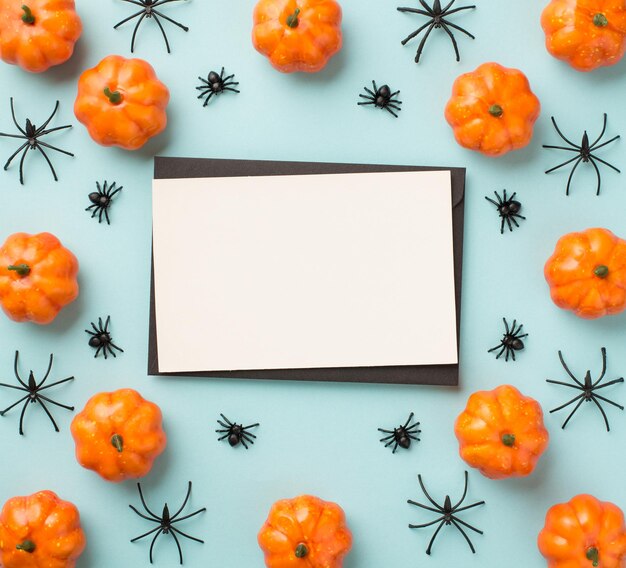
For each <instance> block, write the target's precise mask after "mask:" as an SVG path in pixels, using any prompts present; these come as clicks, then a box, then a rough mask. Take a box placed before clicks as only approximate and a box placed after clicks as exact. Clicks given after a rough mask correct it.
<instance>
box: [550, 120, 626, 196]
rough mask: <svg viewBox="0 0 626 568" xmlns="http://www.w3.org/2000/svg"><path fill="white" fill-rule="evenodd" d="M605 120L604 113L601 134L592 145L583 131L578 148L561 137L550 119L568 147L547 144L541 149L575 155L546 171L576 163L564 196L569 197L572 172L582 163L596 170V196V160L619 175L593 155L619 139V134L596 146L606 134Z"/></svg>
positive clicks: (606, 163) (598, 191)
mask: <svg viewBox="0 0 626 568" xmlns="http://www.w3.org/2000/svg"><path fill="white" fill-rule="evenodd" d="M606 120H607V116H606V113H604V124H603V125H602V132H600V136H598V137H597V138H596V140H595V141H594V142H593V143H592V144H589V136H587V131H586V130H585V132H584V134H583V139H582V142H581V144H580V146H577V145H576V144H574V143H573V142H571V141H570V140H568V139H567V138H566V137H565V136H564V135H563V133H562V132H561V131H560V130H559V127H558V126H557V124H556V120H554V117H552V124H554V128H555V129H556V131H557V133H558V135H559V136H560V137H561V138H562V139H563V140H565V142H567V143H568V144H569V147H566V146H549V145H547V144H544V145H543V147H544V148H553V149H555V150H566V151H567V152H574V153H575V154H576V155H575V156H574V157H573V158H572V159H571V160H567V161H566V162H563V163H562V164H559V165H558V166H555V167H553V168H550V169H549V170H546V173H547V174H549V173H551V172H553V171H555V170H558V169H559V168H562V167H563V166H567V164H571V163H572V162H576V163H575V164H574V167H573V168H572V171H571V172H570V174H569V178H568V179H567V189H566V190H565V195H569V187H570V184H571V183H572V177H573V176H574V172H575V171H576V168H577V167H578V165H579V164H580V162H584V163H587V162H590V163H591V165H592V166H593V167H594V169H595V170H596V176H597V178H598V186H597V190H596V195H600V184H601V178H600V169H599V168H598V165H597V164H596V160H597V161H598V162H600V163H601V164H604V165H605V166H609V168H611V169H613V170H615V171H616V172H617V173H618V174H619V173H621V172H620V170H618V169H617V168H616V167H615V166H613V165H611V164H609V163H608V162H605V161H604V160H603V159H602V158H598V156H595V155H594V154H593V152H595V151H596V150H599V149H600V148H602V147H603V146H606V145H607V144H610V143H611V142H615V140H617V139H618V138H619V134H618V135H617V136H614V137H613V138H611V139H610V140H607V141H606V142H603V143H602V144H598V142H600V140H602V137H603V136H604V133H605V132H606Z"/></svg>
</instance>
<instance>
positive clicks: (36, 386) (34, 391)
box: [0, 351, 74, 436]
mask: <svg viewBox="0 0 626 568" xmlns="http://www.w3.org/2000/svg"><path fill="white" fill-rule="evenodd" d="M18 357H19V351H16V352H15V363H14V365H13V371H14V372H15V377H16V378H17V380H18V382H19V383H20V385H21V386H15V385H7V384H6V383H0V386H2V387H6V388H9V389H15V390H19V391H22V392H25V393H27V394H26V396H24V397H22V398H20V399H19V400H18V401H17V402H15V403H14V404H12V405H11V406H9V407H8V408H5V409H4V410H3V411H2V412H0V416H4V415H5V414H6V413H7V412H9V410H11V409H12V408H14V407H16V406H17V405H18V404H20V403H21V402H23V403H24V406H23V408H22V413H21V414H20V430H19V431H20V435H21V436H23V435H24V415H25V414H26V409H27V408H28V404H29V403H31V404H34V403H36V402H38V403H39V404H41V407H42V408H43V409H44V411H45V412H46V414H47V415H48V418H50V421H51V422H52V425H53V426H54V429H55V430H56V431H57V432H58V431H59V427H58V426H57V423H56V422H55V421H54V418H52V414H50V411H49V410H48V407H47V406H46V405H45V403H44V401H45V402H49V403H50V404H54V405H55V406H60V407H61V408H65V409H66V410H71V411H73V410H74V407H73V406H66V405H65V404H61V403H59V402H56V401H54V400H52V399H51V398H48V397H47V396H44V395H43V394H41V391H43V390H46V389H49V388H52V387H56V386H57V385H60V384H63V383H66V382H68V381H71V380H73V379H74V377H68V378H67V379H63V380H61V381H56V382H55V383H52V384H49V385H46V386H43V385H44V383H45V382H46V380H47V379H48V376H49V375H50V371H51V370H52V360H53V355H52V353H51V354H50V363H49V364H48V370H47V371H46V374H45V376H44V378H43V379H41V381H40V382H39V383H37V381H36V380H35V377H34V375H33V372H32V371H30V374H29V375H28V382H25V381H23V380H22V379H21V378H20V374H19V372H18V370H17V361H18Z"/></svg>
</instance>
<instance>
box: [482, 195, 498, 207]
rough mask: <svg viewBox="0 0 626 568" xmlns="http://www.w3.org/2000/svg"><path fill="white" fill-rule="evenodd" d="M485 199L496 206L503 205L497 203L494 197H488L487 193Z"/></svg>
mask: <svg viewBox="0 0 626 568" xmlns="http://www.w3.org/2000/svg"><path fill="white" fill-rule="evenodd" d="M485 199H486V200H487V201H489V203H493V204H494V205H495V206H496V207H500V205H501V203H496V202H495V201H494V200H493V199H491V197H487V196H486V195H485Z"/></svg>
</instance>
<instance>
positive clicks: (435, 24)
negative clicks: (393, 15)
mask: <svg viewBox="0 0 626 568" xmlns="http://www.w3.org/2000/svg"><path fill="white" fill-rule="evenodd" d="M455 2H456V0H451V1H450V2H449V3H448V4H447V5H446V6H445V7H444V8H442V7H441V2H440V1H439V0H435V1H434V2H433V5H432V7H431V6H429V5H428V4H426V2H425V1H424V0H419V3H420V4H421V5H422V6H423V7H424V9H423V10H419V9H418V8H398V12H411V13H413V14H420V15H421V16H426V17H428V18H429V21H428V22H426V23H425V24H424V25H423V26H421V27H419V28H418V29H417V30H415V31H414V32H413V33H412V34H410V35H409V36H408V37H406V38H405V39H403V40H402V45H406V44H407V43H408V42H409V41H411V40H412V39H413V38H414V37H415V36H417V35H419V33H420V32H422V31H423V30H425V29H426V28H428V29H427V30H426V33H425V34H424V37H423V38H422V41H421V42H420V44H419V47H418V48H417V54H416V55H415V63H419V60H420V57H421V56H422V50H423V49H424V45H426V40H427V39H428V36H429V35H430V32H432V31H433V29H436V28H437V29H438V28H442V29H443V30H444V31H445V32H446V33H447V34H448V36H449V37H450V39H451V40H452V46H453V47H454V52H455V53H456V60H457V61H461V55H460V54H459V47H458V45H457V43H456V39H454V34H453V33H452V31H451V30H450V28H454V29H455V30H458V31H460V32H463V33H464V34H465V35H468V36H469V37H471V38H472V39H476V38H475V37H474V36H473V35H472V34H471V33H469V32H468V31H467V30H465V29H463V28H461V27H460V26H457V25H456V24H453V23H452V22H451V21H450V20H448V19H447V18H448V16H451V15H452V14H455V13H456V12H461V11H462V10H471V9H473V8H476V6H462V7H461V8H454V9H453V10H451V9H450V8H452V5H453V4H454V3H455Z"/></svg>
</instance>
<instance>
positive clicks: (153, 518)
mask: <svg viewBox="0 0 626 568" xmlns="http://www.w3.org/2000/svg"><path fill="white" fill-rule="evenodd" d="M137 487H138V489H139V498H140V499H141V504H142V505H143V508H144V509H145V510H146V512H147V513H148V515H149V516H147V515H144V514H143V513H140V512H139V511H138V510H137V509H135V507H133V506H132V505H129V507H130V508H131V509H132V510H133V511H135V513H137V514H138V515H139V516H140V517H141V518H142V519H146V520H147V521H150V522H153V523H158V524H159V526H158V527H156V528H154V529H152V530H150V531H148V532H147V533H144V534H142V535H139V536H137V537H135V538H133V539H132V540H131V541H130V542H137V541H138V540H141V539H142V538H145V537H147V536H149V535H151V534H153V533H156V534H155V535H154V538H153V539H152V543H151V544H150V564H152V563H153V562H152V550H153V549H154V543H155V542H156V540H157V538H159V536H160V535H162V534H171V535H172V538H173V539H174V542H176V546H177V547H178V556H179V558H180V563H181V564H182V563H183V551H182V549H181V547H180V542H179V541H178V538H177V537H176V535H177V534H178V535H180V536H184V537H185V538H188V539H189V540H195V541H196V542H199V543H201V544H204V541H203V540H200V539H199V538H196V537H194V536H190V535H188V534H187V533H184V532H183V531H181V530H180V529H177V528H175V527H173V526H172V525H173V524H174V523H180V521H184V520H186V519H189V518H190V517H193V516H195V515H198V514H199V513H204V512H205V511H206V507H203V508H202V509H198V510H197V511H196V512H195V513H191V514H189V515H185V516H184V517H178V515H180V514H181V512H182V510H183V509H184V508H185V505H187V501H189V496H190V495H191V481H190V482H189V486H188V489H187V496H186V497H185V500H184V501H183V504H182V505H181V507H180V509H178V511H176V513H174V514H173V515H170V510H169V508H168V506H167V503H165V506H164V507H163V513H162V514H161V516H160V517H159V516H158V515H155V514H154V513H153V512H152V511H151V510H150V509H149V508H148V505H146V500H145V499H144V498H143V493H142V491H141V484H140V483H137Z"/></svg>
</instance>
